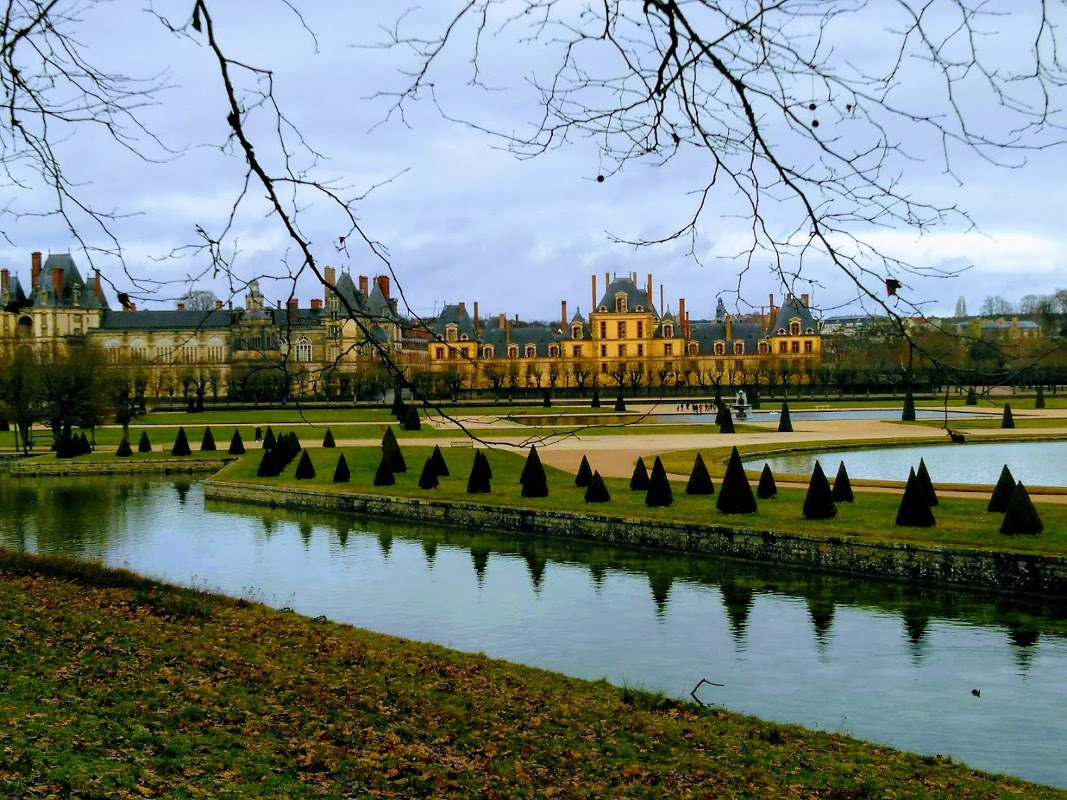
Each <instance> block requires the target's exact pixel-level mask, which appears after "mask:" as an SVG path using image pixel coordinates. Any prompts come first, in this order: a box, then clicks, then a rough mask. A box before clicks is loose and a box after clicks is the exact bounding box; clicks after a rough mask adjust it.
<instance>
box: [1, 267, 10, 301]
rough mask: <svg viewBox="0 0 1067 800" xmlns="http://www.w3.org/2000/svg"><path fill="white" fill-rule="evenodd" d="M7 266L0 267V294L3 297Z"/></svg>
mask: <svg viewBox="0 0 1067 800" xmlns="http://www.w3.org/2000/svg"><path fill="white" fill-rule="evenodd" d="M7 276H8V272H7V267H4V269H0V295H3V297H4V299H5V300H6V299H7Z"/></svg>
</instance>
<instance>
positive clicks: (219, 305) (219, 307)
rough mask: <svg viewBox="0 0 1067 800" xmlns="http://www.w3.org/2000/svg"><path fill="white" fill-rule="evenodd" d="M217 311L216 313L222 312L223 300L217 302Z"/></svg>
mask: <svg viewBox="0 0 1067 800" xmlns="http://www.w3.org/2000/svg"><path fill="white" fill-rule="evenodd" d="M215 310H216V311H222V301H221V300H216V301H215Z"/></svg>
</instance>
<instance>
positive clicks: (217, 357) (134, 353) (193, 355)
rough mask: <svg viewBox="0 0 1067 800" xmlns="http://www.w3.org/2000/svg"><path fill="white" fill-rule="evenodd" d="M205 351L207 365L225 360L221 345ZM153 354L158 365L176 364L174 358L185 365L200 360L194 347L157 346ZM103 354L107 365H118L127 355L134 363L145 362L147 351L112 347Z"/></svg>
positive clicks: (223, 348) (140, 348)
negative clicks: (105, 356)
mask: <svg viewBox="0 0 1067 800" xmlns="http://www.w3.org/2000/svg"><path fill="white" fill-rule="evenodd" d="M206 350H207V353H206V355H207V361H208V362H209V363H221V362H223V361H225V360H226V348H225V347H224V346H223V345H208V346H207V348H206ZM153 352H154V353H155V357H154V360H155V361H156V362H157V363H160V364H173V363H178V362H177V361H176V358H175V357H176V356H178V357H180V363H185V364H195V363H197V362H198V361H199V360H200V359H199V357H198V353H197V347H196V345H185V346H184V347H181V348H176V347H169V346H159V347H156V348H154V350H153ZM105 353H106V355H107V363H109V364H118V363H120V362H122V361H123V360H124V357H125V355H126V354H127V353H128V354H129V357H130V358H132V359H133V360H135V361H147V360H148V353H149V349H148V348H147V347H144V346H136V347H130V348H124V347H115V346H112V347H107V348H105Z"/></svg>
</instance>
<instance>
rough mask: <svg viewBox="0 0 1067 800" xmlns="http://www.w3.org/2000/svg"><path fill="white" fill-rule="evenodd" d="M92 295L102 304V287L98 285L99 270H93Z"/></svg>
mask: <svg viewBox="0 0 1067 800" xmlns="http://www.w3.org/2000/svg"><path fill="white" fill-rule="evenodd" d="M93 294H94V295H96V299H97V300H99V301H100V303H101V304H102V303H103V302H104V287H103V286H102V285H101V283H100V270H98V269H97V270H93Z"/></svg>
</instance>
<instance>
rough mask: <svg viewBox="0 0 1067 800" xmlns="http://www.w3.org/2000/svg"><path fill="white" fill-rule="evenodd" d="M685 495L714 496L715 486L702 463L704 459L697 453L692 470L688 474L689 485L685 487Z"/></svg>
mask: <svg viewBox="0 0 1067 800" xmlns="http://www.w3.org/2000/svg"><path fill="white" fill-rule="evenodd" d="M685 493H686V494H715V484H714V483H712V482H711V475H710V474H708V467H707V465H706V464H705V463H704V457H703V456H702V455H700V453H697V457H696V460H695V461H694V462H693V469H692V471H691V472H690V473H689V483H687V484H686V485H685Z"/></svg>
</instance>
